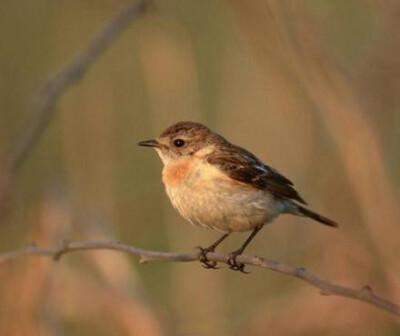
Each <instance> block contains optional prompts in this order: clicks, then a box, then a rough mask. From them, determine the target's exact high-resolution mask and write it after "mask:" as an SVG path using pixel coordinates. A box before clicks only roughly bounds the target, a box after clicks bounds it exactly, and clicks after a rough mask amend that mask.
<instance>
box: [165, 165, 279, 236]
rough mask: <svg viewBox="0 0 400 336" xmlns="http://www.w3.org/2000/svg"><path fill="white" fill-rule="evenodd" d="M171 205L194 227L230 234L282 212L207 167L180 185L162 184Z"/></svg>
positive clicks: (267, 198) (272, 202) (267, 196)
mask: <svg viewBox="0 0 400 336" xmlns="http://www.w3.org/2000/svg"><path fill="white" fill-rule="evenodd" d="M166 191H167V194H168V196H169V198H170V199H171V202H172V204H173V206H174V207H175V208H176V209H177V210H178V211H179V213H180V214H181V215H182V216H183V217H184V218H186V219H187V220H189V221H190V222H191V223H192V224H194V225H201V226H205V227H208V228H212V229H216V230H220V231H224V232H230V231H248V230H251V229H254V228H255V227H257V226H259V225H262V224H265V223H268V222H270V221H271V220H273V219H274V218H275V217H276V216H278V215H279V214H280V213H282V212H283V211H284V205H283V204H282V202H280V201H279V200H276V199H275V197H273V196H272V195H270V194H269V193H267V192H265V191H262V190H258V189H255V188H252V187H248V186H246V185H243V184H240V183H235V182H232V181H231V180H229V179H228V178H227V177H226V175H225V174H223V173H222V172H219V171H218V169H217V168H214V167H213V166H210V165H207V167H206V169H205V167H204V166H203V167H202V166H200V165H199V168H198V169H196V170H193V171H191V173H190V175H189V176H187V177H186V178H185V179H184V180H183V181H181V182H180V183H176V184H174V185H169V186H168V185H167V184H166Z"/></svg>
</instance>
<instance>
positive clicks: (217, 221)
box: [139, 121, 337, 272]
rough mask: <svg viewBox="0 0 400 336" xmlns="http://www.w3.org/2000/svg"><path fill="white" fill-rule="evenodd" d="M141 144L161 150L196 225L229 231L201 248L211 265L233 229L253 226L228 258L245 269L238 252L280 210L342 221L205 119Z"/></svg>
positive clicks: (182, 208)
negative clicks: (311, 204) (320, 210)
mask: <svg viewBox="0 0 400 336" xmlns="http://www.w3.org/2000/svg"><path fill="white" fill-rule="evenodd" d="M139 145H140V146H146V147H153V148H154V149H155V150H156V151H157V153H158V155H159V156H160V158H161V160H162V162H163V163H164V169H163V173H162V180H163V182H164V185H165V189H166V192H167V194H168V196H169V198H170V200H171V202H172V205H173V206H174V207H175V208H176V209H177V210H178V211H179V213H180V214H181V215H182V216H183V217H184V218H185V219H187V220H188V221H189V222H191V223H192V224H194V225H200V226H204V227H207V228H211V229H216V230H219V231H222V232H224V235H223V236H222V237H221V238H219V239H218V240H217V241H216V242H215V243H214V244H212V245H210V246H209V247H207V248H202V249H201V251H202V253H201V258H200V261H201V262H202V263H203V265H204V266H205V267H206V268H216V267H215V266H216V263H215V262H211V261H209V260H208V259H207V253H208V252H212V251H214V249H215V248H216V247H217V246H218V245H219V244H220V243H221V242H222V241H223V240H224V239H225V238H226V237H228V236H229V234H230V233H232V232H238V231H250V230H252V233H251V235H250V236H249V237H248V238H247V240H246V241H245V242H244V243H243V245H242V246H241V247H240V248H239V249H238V250H236V251H234V252H232V253H231V254H230V258H229V260H228V264H229V265H230V268H231V269H234V270H239V271H242V272H244V265H242V264H239V263H238V262H237V261H236V257H237V256H238V255H240V254H241V253H242V252H243V251H244V249H245V248H246V246H247V245H248V244H249V243H250V241H251V240H252V239H253V238H254V236H255V235H256V234H257V233H258V232H259V230H260V229H261V228H262V227H263V226H264V225H265V224H267V223H270V222H272V221H273V220H274V219H275V218H276V217H277V216H279V215H280V214H292V215H296V216H305V217H309V218H311V219H313V220H315V221H317V222H319V223H322V224H325V225H328V226H332V227H336V226H337V224H336V223H335V222H334V221H332V220H330V219H328V218H326V217H324V216H321V215H319V214H317V213H316V212H313V211H311V210H309V209H307V208H305V207H304V206H303V205H306V204H307V203H306V202H305V201H304V199H303V198H302V197H301V196H300V195H299V194H298V192H297V191H296V190H295V189H294V187H293V183H292V182H291V181H290V180H289V179H287V178H286V177H285V176H283V175H282V174H280V173H279V172H278V171H277V170H276V169H274V168H271V167H269V166H267V165H265V164H264V163H262V162H261V161H260V160H259V159H258V158H257V157H256V156H255V155H253V154H252V153H250V152H249V151H247V150H246V149H244V148H241V147H239V146H236V145H234V144H232V143H230V142H229V141H228V140H226V139H225V138H223V137H222V136H221V135H219V134H217V133H214V132H213V131H211V130H210V129H209V128H207V127H206V126H204V125H202V124H200V123H196V122H191V121H183V122H178V123H176V124H175V125H172V126H171V127H169V128H167V129H166V130H165V131H164V132H162V133H161V135H160V136H159V137H157V138H156V139H154V140H148V141H142V142H139ZM301 204H303V205H301Z"/></svg>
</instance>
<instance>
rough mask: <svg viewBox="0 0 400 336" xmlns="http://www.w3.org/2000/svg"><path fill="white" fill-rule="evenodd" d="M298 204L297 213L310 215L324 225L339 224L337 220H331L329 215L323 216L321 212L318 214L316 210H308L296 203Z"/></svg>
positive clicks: (335, 225) (334, 225) (333, 225)
mask: <svg viewBox="0 0 400 336" xmlns="http://www.w3.org/2000/svg"><path fill="white" fill-rule="evenodd" d="M296 206H297V209H296V210H297V212H296V215H299V216H305V217H309V218H311V219H313V220H315V221H317V222H320V223H322V224H324V225H328V226H332V227H338V226H339V225H338V224H337V223H336V222H334V221H333V220H331V219H329V218H327V217H324V216H321V215H320V214H317V213H316V212H313V211H311V210H308V209H306V208H304V207H302V206H301V205H298V204H296Z"/></svg>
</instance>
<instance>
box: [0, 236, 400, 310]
mask: <svg viewBox="0 0 400 336" xmlns="http://www.w3.org/2000/svg"><path fill="white" fill-rule="evenodd" d="M83 250H115V251H120V252H125V253H128V254H131V255H135V256H138V257H139V258H140V259H139V261H140V263H147V262H151V261H177V262H188V261H196V260H199V255H200V251H195V252H191V253H175V252H158V251H149V250H144V249H140V248H137V247H133V246H130V245H126V244H122V243H119V242H105V241H70V242H67V241H64V242H63V243H62V244H60V246H56V247H39V246H36V245H34V244H32V245H29V246H26V247H23V248H20V249H17V250H12V251H9V252H5V253H2V254H0V263H2V262H6V261H8V260H12V259H16V258H18V257H21V256H25V255H32V256H45V257H51V258H53V259H55V260H58V259H59V258H60V257H61V256H63V255H64V254H66V253H70V252H75V251H83ZM207 258H208V259H209V260H210V261H216V262H223V263H226V262H227V260H228V258H229V254H225V253H219V252H210V253H207ZM237 261H238V262H239V263H243V264H246V265H252V266H258V267H263V268H267V269H269V270H271V271H274V272H279V273H283V274H286V275H289V276H293V277H296V278H299V279H301V280H303V281H305V282H307V283H309V284H310V285H311V286H314V287H316V288H318V289H319V290H320V293H321V294H322V295H336V296H342V297H346V298H350V299H353V300H358V301H363V302H366V303H369V304H371V305H373V306H376V307H378V308H381V309H383V310H386V311H388V312H390V313H393V314H394V315H397V316H400V306H399V305H397V304H395V303H393V302H391V301H389V300H386V299H384V298H382V297H380V296H378V295H376V294H375V293H374V292H373V291H372V288H371V287H370V286H368V285H364V286H362V287H361V288H359V289H357V288H349V287H344V286H339V285H335V284H332V283H330V282H328V281H326V280H323V279H321V278H320V277H318V276H316V275H315V274H313V273H311V272H309V271H307V270H306V269H304V268H302V267H295V266H290V265H286V264H283V263H281V262H279V261H275V260H270V259H266V258H261V257H256V256H246V255H241V256H238V257H237Z"/></svg>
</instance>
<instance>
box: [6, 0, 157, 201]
mask: <svg viewBox="0 0 400 336" xmlns="http://www.w3.org/2000/svg"><path fill="white" fill-rule="evenodd" d="M149 2H150V1H149V0H140V1H136V2H133V3H131V4H129V5H128V6H127V7H125V8H124V9H122V10H121V11H120V12H119V13H118V14H117V15H115V17H114V18H112V19H111V20H110V21H109V22H108V23H107V24H105V26H104V27H103V29H101V30H100V31H99V32H98V34H97V35H96V36H95V37H94V38H93V40H92V41H91V42H90V43H89V44H88V45H87V46H86V47H85V48H84V49H83V50H82V51H81V52H80V53H79V54H78V55H77V56H76V57H75V58H74V59H72V60H71V61H70V62H69V63H68V64H66V65H65V66H64V67H62V68H61V69H60V70H59V71H58V72H56V73H55V74H54V75H53V76H52V77H51V78H49V79H48V80H47V82H46V83H45V84H44V85H43V87H42V88H41V89H40V90H39V91H38V93H37V95H36V97H35V99H34V101H33V106H32V108H31V111H30V115H29V117H28V119H27V121H26V123H25V127H23V129H22V132H21V134H20V136H19V137H18V138H17V139H16V141H15V143H12V144H11V145H10V146H9V148H8V150H7V151H6V155H5V157H4V158H3V160H1V172H0V173H1V176H0V204H1V203H3V201H4V200H5V198H6V196H7V195H8V192H9V190H10V189H11V186H12V185H13V183H12V182H13V179H14V176H15V174H16V173H17V172H18V170H19V169H20V168H21V166H22V164H23V163H24V162H25V160H26V159H27V157H28V156H29V154H30V153H31V152H32V149H33V148H34V147H35V146H36V144H37V142H38V140H39V138H40V136H41V134H43V131H44V130H45V129H46V127H47V125H48V124H49V121H50V120H51V118H52V116H53V115H54V113H55V109H54V106H55V104H56V102H57V101H58V99H59V98H60V96H61V95H62V94H63V93H64V92H65V91H66V90H67V89H68V88H69V87H71V86H72V85H73V84H75V83H77V82H78V81H79V80H80V79H81V78H82V77H83V76H84V75H85V73H86V72H87V71H88V69H89V67H90V66H91V65H92V64H93V63H94V62H95V61H96V60H97V59H98V58H99V57H100V56H101V55H102V54H103V53H104V51H105V50H106V49H107V48H108V47H109V46H110V45H111V44H112V42H114V41H115V39H116V38H117V37H118V36H119V34H121V33H122V32H123V31H124V30H125V29H126V28H127V27H128V26H129V24H130V23H131V22H133V21H135V20H136V19H138V18H139V17H140V16H141V14H142V13H144V12H145V11H146V9H147V7H148V5H149Z"/></svg>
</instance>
